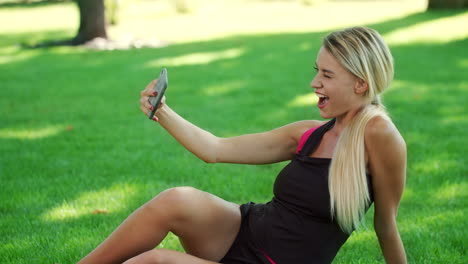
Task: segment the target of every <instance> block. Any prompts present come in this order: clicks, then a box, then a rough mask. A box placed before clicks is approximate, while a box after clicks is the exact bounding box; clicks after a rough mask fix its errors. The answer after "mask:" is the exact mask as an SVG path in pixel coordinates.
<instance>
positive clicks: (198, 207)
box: [149, 187, 241, 261]
mask: <svg viewBox="0 0 468 264" xmlns="http://www.w3.org/2000/svg"><path fill="white" fill-rule="evenodd" d="M149 204H150V205H154V206H155V207H158V209H159V210H160V209H161V207H163V208H165V210H167V211H166V213H167V215H168V216H169V217H168V219H170V221H169V223H167V224H168V227H169V230H170V231H171V232H173V233H174V234H175V235H177V236H178V237H179V239H180V241H181V243H182V245H183V247H184V249H185V250H186V252H187V253H189V254H192V255H194V256H197V257H199V258H202V259H206V260H211V261H219V260H221V259H222V258H223V257H224V255H225V254H226V253H227V252H228V250H229V248H230V247H231V245H232V244H233V242H234V240H235V238H236V236H237V233H238V232H239V229H240V224H241V214H240V210H239V205H237V204H234V203H231V202H227V201H225V200H223V199H221V198H219V197H217V196H215V195H212V194H210V193H207V192H203V191H200V190H197V189H194V188H191V187H176V188H172V189H169V190H166V191H164V192H163V193H161V194H160V195H158V196H157V197H156V198H154V199H153V200H152V201H150V202H149Z"/></svg>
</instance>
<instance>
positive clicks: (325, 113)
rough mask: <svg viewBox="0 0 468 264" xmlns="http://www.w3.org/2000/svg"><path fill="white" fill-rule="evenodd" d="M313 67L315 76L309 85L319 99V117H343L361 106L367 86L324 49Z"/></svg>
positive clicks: (321, 49)
mask: <svg viewBox="0 0 468 264" xmlns="http://www.w3.org/2000/svg"><path fill="white" fill-rule="evenodd" d="M315 67H316V70H317V75H315V78H314V79H313V80H312V82H311V84H310V85H311V87H312V88H314V89H315V94H316V95H317V96H318V97H319V101H318V107H319V109H320V116H322V117H323V118H326V119H329V118H334V117H338V118H339V117H344V116H346V114H347V113H349V112H350V111H353V110H355V111H357V110H359V109H360V108H361V107H362V106H363V104H364V103H365V97H364V92H365V91H366V90H367V84H366V83H365V82H363V81H362V80H361V79H359V78H358V77H356V76H354V75H353V74H352V73H350V72H349V71H348V70H346V69H345V68H344V67H343V66H342V65H341V64H340V63H339V62H338V61H337V60H336V59H335V57H333V56H332V55H331V54H330V53H329V52H328V51H327V50H326V49H325V48H324V47H322V48H320V51H319V53H318V56H317V62H316V66H315ZM363 86H365V87H363Z"/></svg>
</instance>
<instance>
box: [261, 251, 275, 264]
mask: <svg viewBox="0 0 468 264" xmlns="http://www.w3.org/2000/svg"><path fill="white" fill-rule="evenodd" d="M262 253H263V255H265V257H266V258H267V259H268V261H270V263H271V264H276V263H275V262H274V261H273V260H272V259H271V258H270V257H269V256H268V255H267V254H266V253H265V251H263V250H262Z"/></svg>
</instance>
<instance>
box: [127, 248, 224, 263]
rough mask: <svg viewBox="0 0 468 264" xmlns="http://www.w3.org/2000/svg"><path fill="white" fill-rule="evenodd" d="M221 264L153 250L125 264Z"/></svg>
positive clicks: (161, 250) (176, 252)
mask: <svg viewBox="0 0 468 264" xmlns="http://www.w3.org/2000/svg"><path fill="white" fill-rule="evenodd" d="M185 263H190V264H219V263H218V262H212V261H209V260H204V259H201V258H197V257H195V256H192V255H189V254H185V253H182V252H179V251H175V250H169V249H153V250H150V251H147V252H145V253H143V254H140V255H138V256H136V257H134V258H131V259H129V260H127V261H125V262H124V263H123V264H185Z"/></svg>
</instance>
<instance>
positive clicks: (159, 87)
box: [148, 68, 168, 119]
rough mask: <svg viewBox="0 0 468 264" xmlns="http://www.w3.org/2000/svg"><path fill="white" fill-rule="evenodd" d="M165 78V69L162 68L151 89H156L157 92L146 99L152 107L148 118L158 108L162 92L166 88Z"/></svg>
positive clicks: (151, 117) (150, 117)
mask: <svg viewBox="0 0 468 264" xmlns="http://www.w3.org/2000/svg"><path fill="white" fill-rule="evenodd" d="M167 80H168V79H167V69H166V68H163V69H162V71H161V74H159V78H158V81H157V82H156V84H155V85H154V87H153V90H154V91H156V92H157V93H158V94H157V95H156V96H150V98H149V99H148V101H149V103H150V104H151V106H152V107H153V110H151V111H150V112H149V113H148V118H149V119H153V116H154V113H156V110H158V106H159V104H160V103H161V99H162V98H163V96H164V93H165V92H166V89H167V84H168V82H167Z"/></svg>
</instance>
